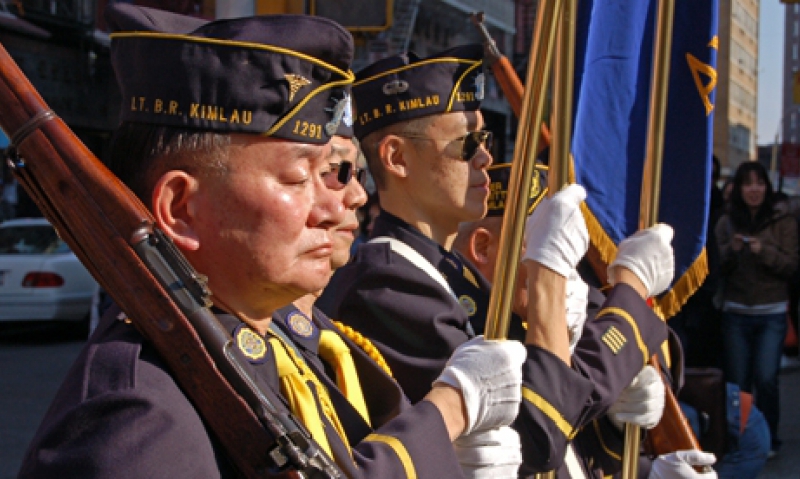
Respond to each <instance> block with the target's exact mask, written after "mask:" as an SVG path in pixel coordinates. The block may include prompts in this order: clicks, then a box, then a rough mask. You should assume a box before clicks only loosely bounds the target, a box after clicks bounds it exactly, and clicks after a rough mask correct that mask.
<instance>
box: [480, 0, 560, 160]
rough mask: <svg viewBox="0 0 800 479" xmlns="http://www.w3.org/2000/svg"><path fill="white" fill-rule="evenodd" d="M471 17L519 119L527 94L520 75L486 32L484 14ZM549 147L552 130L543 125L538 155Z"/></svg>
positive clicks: (510, 104) (495, 74)
mask: <svg viewBox="0 0 800 479" xmlns="http://www.w3.org/2000/svg"><path fill="white" fill-rule="evenodd" d="M471 17H472V22H473V23H474V24H475V26H476V27H477V28H478V30H479V31H480V33H481V35H482V36H483V41H484V43H483V44H484V52H485V55H484V56H485V61H486V63H487V64H488V65H489V66H490V67H491V69H492V73H494V77H495V79H496V80H497V83H498V84H499V85H500V89H501V90H503V95H505V97H506V100H507V101H508V105H509V106H510V107H511V110H512V111H513V112H514V116H516V117H517V118H519V115H520V109H521V108H522V96H523V94H524V93H525V89H524V87H523V86H522V81H521V80H520V79H519V75H517V72H516V71H515V70H514V67H513V66H512V65H511V62H510V61H508V57H506V56H505V55H503V54H502V53H501V52H500V50H499V49H498V48H497V44H496V43H495V41H494V39H492V37H491V35H489V31H488V30H486V26H485V25H484V24H483V18H484V14H483V12H478V13H473V14H472V15H471ZM548 145H550V130H549V129H548V128H547V125H546V124H544V123H542V128H541V131H540V132H539V146H538V151H537V152H536V154H537V155H538V154H539V153H541V152H542V150H544V149H545V148H547V146H548Z"/></svg>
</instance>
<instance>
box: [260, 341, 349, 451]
mask: <svg viewBox="0 0 800 479" xmlns="http://www.w3.org/2000/svg"><path fill="white" fill-rule="evenodd" d="M340 341H341V339H340ZM269 342H270V344H271V345H272V350H273V351H274V352H275V362H276V364H277V367H278V376H279V377H280V387H281V394H283V397H284V398H285V399H286V401H287V402H288V403H289V408H290V409H291V412H292V414H294V415H295V416H297V418H298V419H299V420H300V422H301V423H303V425H304V426H305V427H306V428H307V429H308V431H309V433H310V434H311V437H312V438H314V440H315V441H316V442H317V443H318V444H319V445H320V447H321V448H322V449H324V450H325V452H327V453H328V455H329V456H330V457H335V456H334V455H333V451H332V450H331V446H330V443H329V442H328V437H327V435H326V434H325V427H324V425H323V422H322V417H321V415H320V412H321V413H322V414H325V417H326V418H327V419H328V422H330V423H331V425H332V426H333V428H334V429H335V430H336V433H337V434H338V435H339V437H340V438H341V440H342V442H343V443H344V444H345V446H346V447H347V450H348V453H349V452H350V444H349V442H348V440H347V434H345V431H344V427H343V426H342V423H341V421H339V416H338V415H337V414H336V409H335V408H334V407H333V403H332V402H331V398H330V396H328V390H327V389H326V388H325V386H324V385H323V384H322V383H321V382H320V380H319V379H318V378H317V376H316V374H314V371H312V370H311V368H310V367H309V366H308V364H306V362H305V360H304V359H303V358H301V357H299V356H298V354H297V353H295V351H294V349H293V347H292V346H290V345H288V344H286V342H285V341H284V339H283V338H281V337H280V336H279V335H274V336H272V337H270V338H269ZM309 383H310V384H313V385H314V389H316V392H317V398H318V399H319V404H320V406H321V407H322V411H319V409H318V408H317V401H316V399H315V398H314V393H313V392H312V390H311V387H310V385H309Z"/></svg>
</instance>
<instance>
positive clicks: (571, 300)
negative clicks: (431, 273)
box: [453, 163, 715, 479]
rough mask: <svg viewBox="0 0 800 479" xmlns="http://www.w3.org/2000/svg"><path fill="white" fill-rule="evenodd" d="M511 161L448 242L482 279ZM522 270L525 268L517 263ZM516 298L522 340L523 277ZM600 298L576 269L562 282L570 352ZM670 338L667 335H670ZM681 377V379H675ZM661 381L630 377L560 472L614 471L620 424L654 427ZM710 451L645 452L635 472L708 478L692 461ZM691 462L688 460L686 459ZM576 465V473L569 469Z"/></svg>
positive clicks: (539, 181) (495, 168) (490, 272)
mask: <svg viewBox="0 0 800 479" xmlns="http://www.w3.org/2000/svg"><path fill="white" fill-rule="evenodd" d="M511 166H512V165H511V164H510V163H501V164H496V165H492V166H490V167H489V168H488V173H489V178H490V181H491V187H490V190H491V193H490V195H489V199H488V201H487V214H486V217H484V218H482V219H480V220H476V221H469V222H464V223H461V224H460V225H459V228H458V235H457V236H456V239H455V240H454V241H453V249H454V250H455V251H458V252H459V253H460V254H462V255H463V256H464V258H465V259H466V260H467V261H469V262H470V263H471V264H472V265H474V266H475V268H476V269H477V270H478V271H480V273H481V275H482V276H483V277H484V278H489V279H491V278H493V277H494V271H495V268H496V266H497V256H498V248H499V246H500V234H501V232H502V225H503V214H504V213H505V205H506V196H507V194H508V184H509V180H510V176H511ZM546 171H547V166H546V165H537V169H536V171H535V174H534V177H533V179H532V181H531V189H530V194H529V198H528V214H531V213H532V212H533V210H534V209H535V208H536V206H537V205H538V204H539V202H540V201H541V200H542V199H543V198H544V195H545V194H546V192H547V188H546V186H544V184H545V183H546V178H544V175H545V172H546ZM520 271H521V272H524V271H525V269H524V268H521V269H520ZM517 288H518V289H517V291H516V292H515V303H514V308H513V311H514V312H515V313H514V314H513V316H512V318H511V324H510V328H509V334H508V337H509V338H513V339H519V340H524V339H525V335H524V330H525V329H524V328H525V322H524V320H523V319H522V318H524V317H525V316H526V314H527V300H528V297H527V281H525V278H524V277H521V278H520V280H519V281H518V283H517ZM604 301H605V296H604V295H603V293H602V292H600V290H599V289H597V288H594V287H590V286H589V285H588V284H586V282H584V281H583V279H582V278H581V276H580V275H579V274H577V272H575V273H573V274H571V275H570V277H569V278H568V281H567V301H566V308H567V324H566V326H567V328H568V329H569V336H570V348H571V349H572V350H573V351H574V349H575V346H576V345H577V343H578V340H579V339H580V337H581V334H582V332H583V326H584V323H585V322H586V320H587V318H589V320H591V318H593V317H594V316H595V315H596V314H597V312H598V311H599V308H600V306H601V305H602V304H603V302H604ZM671 338H672V336H671ZM677 352H679V351H676V350H672V361H673V362H675V361H680V360H681V357H682V356H681V355H680V354H676V353H677ZM682 369H683V368H682V367H675V368H674V370H668V371H669V373H670V375H669V377H670V378H671V375H672V374H681V371H682ZM678 381H679V382H682V378H678ZM664 394H665V393H664V383H663V382H662V381H661V379H660V378H659V377H658V374H657V373H656V371H655V370H654V369H653V368H652V367H651V366H649V365H648V366H645V368H644V369H643V370H642V372H641V373H639V374H638V375H637V376H636V378H635V379H634V380H633V382H632V383H631V384H630V385H629V386H628V387H627V388H625V389H624V390H623V392H622V395H621V396H620V397H619V398H617V400H616V402H615V403H614V404H613V405H612V406H611V408H610V409H609V412H608V414H607V415H606V416H605V418H601V419H597V420H595V421H593V424H592V427H589V428H584V429H583V430H581V432H580V433H578V435H577V436H576V437H575V439H574V440H573V442H572V443H571V444H570V446H569V447H571V448H572V449H573V451H570V452H568V454H572V453H573V452H574V454H575V457H576V459H577V461H575V462H572V463H570V462H567V463H566V464H565V465H564V466H562V468H561V469H562V471H559V474H560V475H561V476H563V475H565V474H569V476H570V477H573V478H575V477H581V475H580V474H583V476H585V477H598V478H601V477H605V476H606V475H607V474H608V473H609V472H613V471H617V470H619V469H620V467H621V463H620V460H621V458H622V453H623V447H624V443H623V442H622V439H623V437H622V434H621V433H622V432H623V426H624V423H633V424H635V425H637V426H640V427H642V428H645V429H650V428H652V427H653V426H655V425H656V424H657V423H658V421H659V419H660V418H661V415H662V412H663V410H664ZM714 460H715V458H714V456H713V454H707V453H703V452H701V451H694V452H692V453H691V454H690V453H688V452H686V453H684V452H682V453H679V454H678V453H673V454H665V455H661V456H658V457H657V458H656V459H655V462H652V463H651V461H650V458H649V457H646V458H644V460H642V461H641V462H640V471H642V472H645V471H650V472H649V473H648V475H649V476H650V477H652V478H663V479H667V478H669V479H684V478H700V477H702V478H709V477H713V471H709V472H706V473H702V474H701V473H698V472H697V471H695V469H693V468H692V467H690V466H691V465H711V464H713V463H714ZM687 461H691V464H689V462H687ZM576 464H580V465H581V467H582V469H583V470H582V471H581V472H580V473H578V472H576V471H573V470H571V468H574V467H575V466H576Z"/></svg>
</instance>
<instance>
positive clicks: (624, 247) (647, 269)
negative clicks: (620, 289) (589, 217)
mask: <svg viewBox="0 0 800 479" xmlns="http://www.w3.org/2000/svg"><path fill="white" fill-rule="evenodd" d="M673 235H674V232H673V231H672V227H671V226H669V225H666V224H664V223H658V224H657V225H654V226H651V227H650V228H646V229H643V230H639V231H637V232H636V233H634V234H633V235H631V236H629V237H628V238H625V239H624V240H623V241H622V242H621V243H620V244H619V249H618V250H617V257H616V258H614V261H613V262H612V263H611V264H610V265H609V266H608V282H609V284H611V285H612V286H613V285H615V284H617V280H616V278H615V277H614V267H615V266H624V267H626V268H628V269H629V270H631V272H633V273H634V274H635V275H636V276H637V277H638V278H639V279H640V280H641V281H642V283H643V284H644V286H645V288H647V292H648V295H649V296H656V295H658V294H660V293H662V292H664V291H665V290H666V289H667V288H668V287H669V284H670V283H671V282H672V277H673V276H674V275H675V254H674V253H673V251H672V245H670V242H671V241H672V236H673Z"/></svg>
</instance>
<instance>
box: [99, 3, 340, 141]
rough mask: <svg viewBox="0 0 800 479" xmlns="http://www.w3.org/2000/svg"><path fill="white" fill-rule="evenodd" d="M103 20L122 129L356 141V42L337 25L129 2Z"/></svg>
mask: <svg viewBox="0 0 800 479" xmlns="http://www.w3.org/2000/svg"><path fill="white" fill-rule="evenodd" d="M105 16H106V19H107V21H108V24H109V25H110V27H111V29H112V31H113V32H114V33H112V34H111V60H112V63H113V65H114V70H115V72H116V76H117V81H118V82H119V85H120V90H121V92H122V115H121V117H122V118H121V119H122V121H129V122H137V123H148V124H154V125H164V126H172V127H182V128H197V129H202V130H209V131H217V132H222V133H252V134H258V135H264V136H269V137H275V138H281V139H286V140H293V141H301V142H306V143H327V142H328V140H330V137H331V136H333V135H334V134H343V135H345V136H352V113H351V107H350V85H351V84H352V81H353V79H354V75H353V73H352V72H351V71H350V69H349V68H350V63H351V62H352V60H353V38H352V36H351V35H350V33H349V32H348V31H347V30H346V29H345V28H344V27H342V26H341V25H339V24H338V23H336V22H334V21H332V20H328V19H325V18H322V17H313V16H307V15H263V16H254V17H246V18H236V19H230V20H217V21H213V22H209V21H206V20H202V19H198V18H193V17H188V16H184V15H178V14H175V13H171V12H165V11H162V10H156V9H152V8H147V7H140V6H134V5H131V4H126V3H114V4H111V5H109V6H108V8H107V9H106V12H105Z"/></svg>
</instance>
